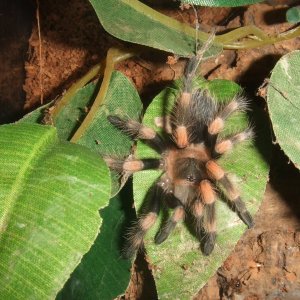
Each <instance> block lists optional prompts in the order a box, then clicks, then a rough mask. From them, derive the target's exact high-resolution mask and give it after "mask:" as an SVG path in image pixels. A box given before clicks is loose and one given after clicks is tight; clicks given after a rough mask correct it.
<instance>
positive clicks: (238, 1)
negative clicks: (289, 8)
mask: <svg viewBox="0 0 300 300" xmlns="http://www.w3.org/2000/svg"><path fill="white" fill-rule="evenodd" d="M262 1H263V0H181V2H182V3H188V4H194V5H201V6H223V7H227V6H229V7H234V6H243V5H250V4H254V3H258V2H262Z"/></svg>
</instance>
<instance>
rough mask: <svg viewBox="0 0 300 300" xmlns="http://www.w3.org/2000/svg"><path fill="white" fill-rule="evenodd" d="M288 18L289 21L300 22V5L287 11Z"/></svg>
mask: <svg viewBox="0 0 300 300" xmlns="http://www.w3.org/2000/svg"><path fill="white" fill-rule="evenodd" d="M286 20H287V21H288V22H289V23H299V22H300V6H295V7H291V8H290V9H288V10H287V12H286Z"/></svg>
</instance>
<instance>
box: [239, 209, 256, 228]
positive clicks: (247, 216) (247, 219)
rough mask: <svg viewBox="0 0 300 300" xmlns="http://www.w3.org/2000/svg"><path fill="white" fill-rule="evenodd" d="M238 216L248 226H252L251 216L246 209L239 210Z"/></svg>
mask: <svg viewBox="0 0 300 300" xmlns="http://www.w3.org/2000/svg"><path fill="white" fill-rule="evenodd" d="M240 218H241V220H242V221H243V222H244V223H245V224H246V225H247V226H248V228H252V227H253V226H254V221H253V218H252V216H251V215H250V213H249V211H248V210H246V211H243V212H241V213H240Z"/></svg>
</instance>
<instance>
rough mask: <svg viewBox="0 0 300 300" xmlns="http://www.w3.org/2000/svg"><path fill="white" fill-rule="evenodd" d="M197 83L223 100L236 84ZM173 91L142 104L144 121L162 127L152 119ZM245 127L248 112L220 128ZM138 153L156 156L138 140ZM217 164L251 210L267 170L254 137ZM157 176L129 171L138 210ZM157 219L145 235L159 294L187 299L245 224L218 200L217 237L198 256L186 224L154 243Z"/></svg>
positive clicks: (168, 103) (223, 256) (173, 96)
mask: <svg viewBox="0 0 300 300" xmlns="http://www.w3.org/2000/svg"><path fill="white" fill-rule="evenodd" d="M201 86H202V87H203V88H208V89H209V91H210V93H211V94H212V95H214V96H215V97H218V100H219V101H223V102H224V101H228V100H229V99H230V98H232V97H233V95H234V94H235V93H236V92H237V91H238V90H239V87H238V86H237V85H236V84H234V83H232V82H229V81H224V80H217V81H211V82H202V83H201ZM177 95H178V90H176V89H166V90H164V91H163V92H162V93H160V94H159V95H158V96H157V97H156V98H155V99H154V101H153V102H152V103H151V105H150V106H149V108H148V109H147V112H146V114H145V117H144V123H145V124H146V125H148V126H151V127H152V128H155V129H156V130H158V131H160V130H161V129H160V128H158V127H157V126H156V125H155V122H154V121H155V118H156V117H158V116H162V115H164V114H165V112H166V111H168V110H170V108H171V107H172V106H173V103H174V101H175V99H176V97H177ZM247 126H248V119H247V116H246V115H245V114H241V113H240V114H236V115H235V116H232V118H231V119H230V120H228V122H227V124H226V129H225V131H226V132H227V133H230V132H236V131H239V130H242V129H243V128H245V127H247ZM260 133H262V131H261V130H260V128H257V135H259V134H260ZM263 138H264V139H265V143H266V144H265V147H266V148H267V149H268V146H269V145H270V142H269V136H268V135H267V134H266V135H265V136H264V137H263ZM137 154H138V157H140V158H142V157H143V158H146V157H148V158H149V157H157V156H158V155H157V154H156V153H155V152H154V151H153V150H151V149H150V148H148V147H146V146H145V145H143V144H141V143H139V145H138V150H137ZM267 156H268V154H267ZM219 163H220V164H221V166H223V168H224V169H226V170H227V171H228V172H230V173H231V174H234V176H235V177H236V180H237V182H238V184H239V186H240V190H241V195H242V198H243V199H244V200H245V202H246V205H247V207H248V209H249V211H250V212H251V213H252V215H254V214H255V212H256V211H257V209H258V207H259V204H260V202H261V200H262V196H263V193H264V190H265V185H266V181H267V178H268V170H269V168H268V163H267V162H266V161H265V159H264V157H263V155H262V153H261V152H260V151H259V150H258V148H257V147H256V141H255V142H249V143H247V144H244V145H239V146H237V147H236V148H235V149H234V151H232V152H231V153H230V154H228V155H227V156H226V157H224V158H222V159H221V160H220V161H219ZM159 175H160V172H157V171H153V170H151V171H142V172H139V173H137V174H135V175H134V199H135V204H136V208H137V210H139V209H140V208H141V206H142V203H143V202H144V201H145V198H146V197H148V196H149V195H148V193H149V190H150V188H151V187H152V186H153V185H154V183H155V181H156V180H157V179H158V177H159ZM161 221H162V220H161V219H160V221H158V222H157V224H156V226H155V227H154V228H153V229H151V231H150V232H149V234H148V235H147V237H146V240H145V247H146V251H147V254H148V259H149V262H150V264H151V266H152V268H151V269H152V272H153V275H154V278H155V282H156V286H157V290H158V296H159V298H160V299H190V298H191V297H192V296H193V295H194V294H195V293H196V292H197V291H198V290H199V289H200V288H201V287H202V286H203V285H204V284H205V283H206V282H207V280H208V279H209V278H210V277H211V276H212V275H213V274H214V273H215V272H216V270H217V268H218V267H219V266H220V265H221V263H222V262H223V261H224V260H225V259H226V257H227V256H228V255H229V253H230V251H232V249H233V248H234V246H235V244H236V242H237V241H238V239H239V238H240V237H241V235H242V234H243V232H244V231H245V229H246V226H245V225H244V224H243V223H242V221H241V220H240V219H239V217H238V216H237V214H236V213H234V212H233V211H232V210H231V209H230V208H229V207H228V205H227V204H225V203H224V202H222V201H218V202H217V228H218V236H217V242H216V246H215V249H214V251H213V253H212V254H211V255H210V256H208V257H207V256H203V255H202V253H201V251H200V250H199V242H198V240H197V239H196V238H195V237H194V236H193V235H192V234H191V233H190V231H189V229H188V228H187V224H186V223H183V224H179V225H178V226H177V227H176V229H175V230H174V232H173V233H172V234H171V236H170V237H169V238H168V239H167V240H166V241H165V242H164V243H163V244H162V245H155V244H154V242H153V239H154V236H155V234H156V233H157V231H158V230H159V227H160V226H161ZM174 283H175V284H174ZM179 283H180V284H179Z"/></svg>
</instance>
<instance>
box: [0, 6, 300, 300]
mask: <svg viewBox="0 0 300 300" xmlns="http://www.w3.org/2000/svg"><path fill="white" fill-rule="evenodd" d="M151 2H155V1H151ZM269 2H272V4H274V3H275V2H276V1H269ZM277 2H278V1H277ZM281 2H282V1H281ZM294 2H295V1H294ZM28 3H30V5H32V2H31V1H28ZM157 9H159V10H160V11H161V12H163V13H166V14H168V15H171V16H173V17H175V18H176V19H178V20H179V21H181V22H186V23H190V24H195V15H194V12H193V10H185V11H182V10H180V9H178V8H173V9H165V8H163V7H157ZM285 11H286V7H284V6H278V5H277V6H272V5H269V4H257V5H253V6H250V7H244V8H236V9H225V8H222V9H220V8H212V9H207V8H201V9H200V10H199V12H198V15H199V22H200V27H201V29H202V30H205V31H209V30H210V29H211V28H216V29H217V32H219V33H222V32H226V31H227V30H228V29H230V28H237V27H240V26H245V25H256V26H258V27H260V28H261V29H262V30H263V31H265V32H266V33H268V34H276V33H278V32H282V31H284V30H287V29H288V28H289V27H290V25H289V24H287V23H284V15H285ZM39 20H40V24H41V32H40V38H39V34H38V27H37V25H36V21H34V22H33V28H32V33H31V36H30V39H29V47H28V51H27V55H26V62H25V70H26V79H25V82H24V87H23V89H24V91H25V93H26V98H24V99H23V103H21V104H20V102H18V104H15V103H16V99H15V98H16V95H13V94H12V95H11V96H10V95H9V93H7V94H6V97H5V99H4V98H3V99H0V100H1V101H2V102H1V104H2V106H3V105H4V107H5V110H4V111H10V109H11V110H12V109H14V112H15V119H17V115H18V114H24V113H25V111H28V110H30V109H33V108H34V107H36V106H38V105H39V104H40V103H41V102H47V101H49V100H51V99H53V98H55V97H57V95H59V94H61V93H63V92H64V90H66V89H67V88H68V87H69V86H70V85H71V84H72V83H73V82H74V80H76V79H78V78H80V76H82V75H83V74H84V73H86V72H87V71H88V70H89V69H90V68H91V67H92V66H93V65H95V64H96V63H97V62H99V61H101V60H102V59H104V58H105V55H106V52H107V50H108V49H109V48H110V47H112V46H118V45H121V44H124V43H123V42H121V41H118V40H116V39H115V38H113V37H111V36H109V35H108V34H107V33H106V32H105V31H104V30H103V28H102V27H101V26H100V24H99V21H98V19H97V17H96V15H95V13H94V12H93V10H92V8H91V6H90V5H89V3H88V1H85V0H73V1H66V0H63V1H59V0H43V1H41V2H40V9H39ZM11 44H13V42H11ZM299 48H300V39H299V38H296V39H293V40H290V41H285V42H281V43H278V44H276V45H271V46H265V47H262V48H257V49H250V50H249V49H248V50H240V51H233V50H226V51H224V52H223V53H222V54H221V55H220V56H219V57H217V58H214V59H211V60H209V61H207V62H205V63H204V64H203V65H202V67H201V72H202V74H203V75H205V76H206V77H207V78H208V79H213V78H222V79H230V80H234V81H236V82H238V83H240V84H241V85H242V86H243V88H245V90H246V92H247V93H248V94H249V95H250V96H251V97H252V98H254V99H255V101H256V102H257V103H258V104H259V105H260V106H261V107H264V106H265V102H264V100H263V99H262V98H256V97H255V95H256V93H257V89H258V87H259V86H260V85H261V84H262V83H263V82H264V80H265V79H266V78H268V77H269V75H270V71H271V70H272V68H273V67H274V65H275V63H276V62H277V60H278V59H279V58H280V57H281V56H282V55H283V54H285V53H288V52H289V51H291V50H294V49H299ZM7 53H9V50H6V55H8V54H7ZM167 56H168V54H162V53H159V52H157V51H155V50H153V51H151V52H146V53H145V54H143V55H142V56H141V57H139V58H134V59H132V60H128V61H125V62H123V63H122V64H120V65H119V66H118V69H119V70H120V71H122V72H123V73H124V74H125V75H126V76H128V77H129V78H131V79H132V81H133V82H134V84H135V85H136V87H137V89H138V91H139V92H140V94H141V95H142V98H143V100H144V101H145V103H148V102H149V100H150V99H151V98H152V97H153V96H154V95H155V94H156V93H157V92H158V91H159V90H160V89H161V88H162V87H163V86H165V85H166V84H168V82H170V81H172V80H173V79H176V78H178V77H180V76H181V75H182V71H183V68H184V64H185V60H184V59H180V60H179V61H178V62H177V63H176V64H173V65H168V64H166V61H167ZM13 63H14V62H11V67H10V66H9V65H7V60H6V69H5V70H7V72H6V75H5V76H6V78H10V79H9V80H10V81H13V79H11V78H12V77H7V76H14V74H13V72H14V70H15V68H14V67H13ZM16 76H17V75H16ZM19 78H20V77H18V78H16V82H17V80H19ZM3 82H7V79H5V77H4V75H3V74H1V75H0V83H1V89H2V91H1V94H3V91H5V88H6V87H7V85H6V86H5V84H4V83H3ZM21 84H22V83H21ZM19 87H20V83H19ZM16 88H17V87H16ZM21 94H22V93H21ZM3 120H5V118H3V119H2V122H3ZM273 153H274V158H273V160H272V164H271V174H270V183H269V184H268V185H267V189H266V193H265V197H264V201H263V204H262V206H261V208H260V210H259V213H258V214H257V215H256V218H255V222H256V225H255V227H254V228H253V229H251V230H248V231H247V232H246V234H245V235H244V236H243V237H242V239H241V240H240V241H239V243H238V244H237V245H236V247H235V249H234V251H233V253H232V254H231V255H230V257H228V259H227V260H226V261H225V262H224V264H223V266H221V268H220V269H219V270H218V272H217V274H215V276H214V277H212V278H211V279H210V280H209V282H208V283H207V284H206V285H205V287H204V288H202V289H201V290H200V291H199V293H198V295H197V296H196V299H209V300H210V299H247V300H258V299H274V300H275V299H276V300H278V299H291V300H292V299H300V251H299V250H300V234H299V228H300V205H299V203H300V189H299V183H300V175H299V172H298V170H296V169H295V168H294V167H293V165H292V164H288V159H287V158H286V157H285V156H284V154H283V153H282V152H281V151H280V149H279V147H278V146H276V147H274V149H273ZM278 162H280V163H278ZM149 276H151V274H150V271H149V270H147V263H146V262H145V260H143V257H140V258H139V260H138V262H137V263H136V265H135V267H134V268H133V275H132V280H131V284H130V286H129V288H128V290H127V293H126V295H125V298H127V299H138V298H142V299H155V295H156V294H155V290H154V287H153V280H151V277H149ZM145 278H146V279H145ZM149 278H150V279H149ZM149 282H150V284H149Z"/></svg>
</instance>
